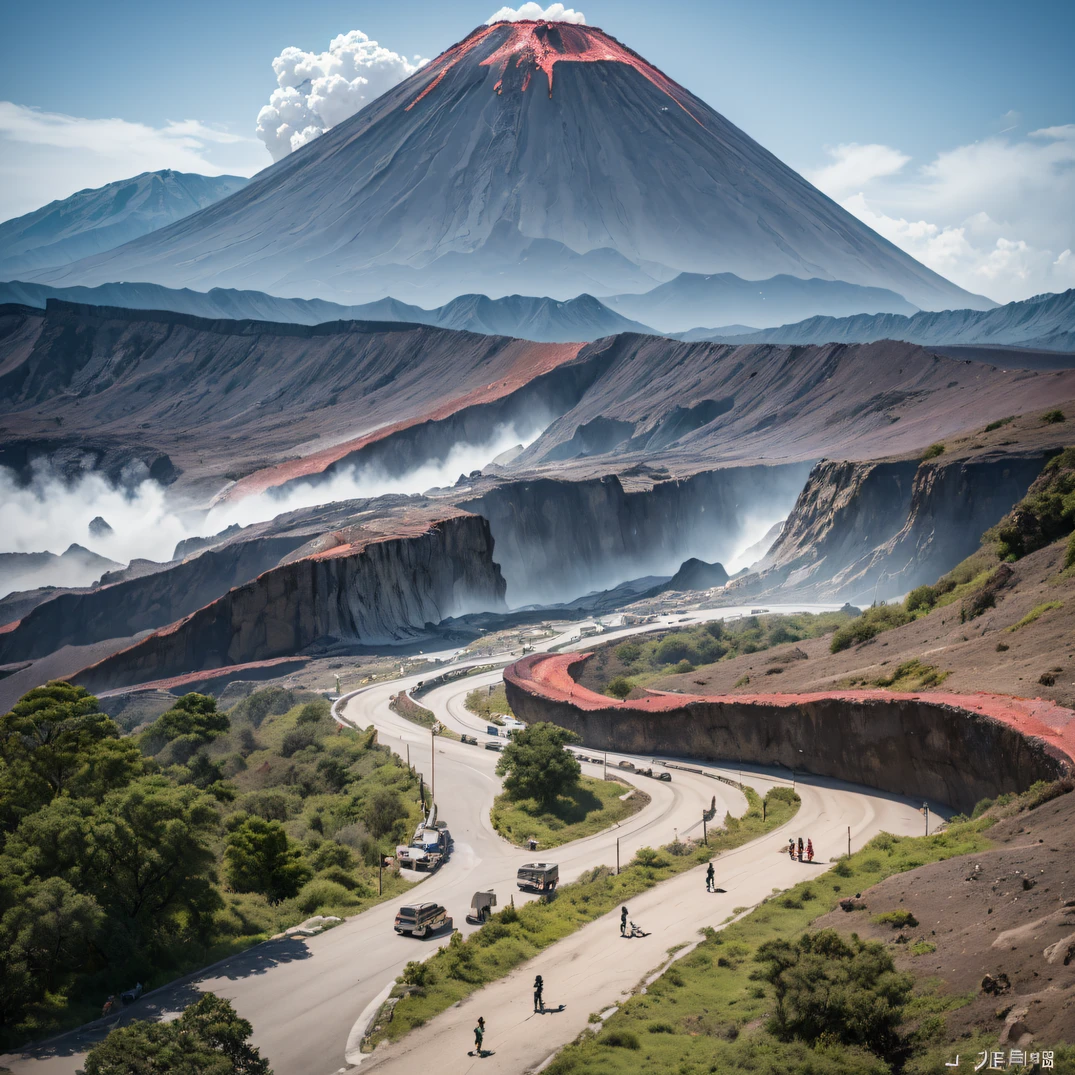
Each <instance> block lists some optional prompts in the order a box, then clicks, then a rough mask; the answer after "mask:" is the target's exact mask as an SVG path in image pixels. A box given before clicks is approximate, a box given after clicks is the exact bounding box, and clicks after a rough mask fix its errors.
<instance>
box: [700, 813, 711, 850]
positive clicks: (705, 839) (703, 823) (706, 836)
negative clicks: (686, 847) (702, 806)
mask: <svg viewBox="0 0 1075 1075" xmlns="http://www.w3.org/2000/svg"><path fill="white" fill-rule="evenodd" d="M702 843H704V844H705V846H706V847H708V846H709V836H708V834H707V833H706V829H705V811H704V810H703V811H702Z"/></svg>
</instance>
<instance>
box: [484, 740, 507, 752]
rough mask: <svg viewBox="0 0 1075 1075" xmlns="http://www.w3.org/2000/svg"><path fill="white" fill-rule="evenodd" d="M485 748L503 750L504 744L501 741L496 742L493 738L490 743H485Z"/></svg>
mask: <svg viewBox="0 0 1075 1075" xmlns="http://www.w3.org/2000/svg"><path fill="white" fill-rule="evenodd" d="M485 749H486V750H503V749H504V744H503V743H498V742H496V741H495V740H494V741H493V742H491V743H486V744H485Z"/></svg>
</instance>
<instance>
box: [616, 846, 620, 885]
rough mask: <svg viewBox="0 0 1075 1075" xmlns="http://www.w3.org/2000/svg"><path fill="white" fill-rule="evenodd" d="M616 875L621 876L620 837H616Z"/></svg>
mask: <svg viewBox="0 0 1075 1075" xmlns="http://www.w3.org/2000/svg"><path fill="white" fill-rule="evenodd" d="M616 876H617V877H619V876H620V838H619V837H618V836H617V837H616Z"/></svg>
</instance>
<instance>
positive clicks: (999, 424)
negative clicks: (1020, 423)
mask: <svg viewBox="0 0 1075 1075" xmlns="http://www.w3.org/2000/svg"><path fill="white" fill-rule="evenodd" d="M1014 421H1015V415H1014V414H1013V415H1010V416H1009V417H1007V418H998V419H997V420H996V421H995V422H990V423H989V425H987V426H986V427H985V431H986V432H987V433H992V432H993V430H994V429H1003V428H1004V427H1005V426H1008V425H1011V424H1012V422H1014Z"/></svg>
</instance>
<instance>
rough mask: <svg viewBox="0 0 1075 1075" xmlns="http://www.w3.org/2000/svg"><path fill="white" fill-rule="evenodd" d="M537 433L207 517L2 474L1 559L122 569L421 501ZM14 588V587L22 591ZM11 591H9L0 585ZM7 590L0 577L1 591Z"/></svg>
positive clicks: (230, 505) (124, 492) (145, 487)
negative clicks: (282, 527) (184, 543)
mask: <svg viewBox="0 0 1075 1075" xmlns="http://www.w3.org/2000/svg"><path fill="white" fill-rule="evenodd" d="M543 428H544V425H543V424H541V425H537V426H536V427H534V428H533V429H526V430H523V431H522V433H520V432H519V431H517V430H516V428H515V427H514V426H513V425H501V426H498V427H496V428H495V429H494V430H493V432H492V433H491V435H490V437H489V439H488V440H486V441H484V442H483V443H480V444H469V443H466V442H459V443H457V444H455V445H454V446H453V447H452V448H451V449H450V450H449V451H448V453H447V454H446V455H445V456H444V457H442V458H437V459H430V460H427V461H426V462H425V463H423V464H421V465H420V466H418V467H415V468H414V469H413V470H411V471H409V472H407V473H406V474H402V475H399V476H397V477H390V476H388V475H387V474H386V473H385V471H384V470H383V469H381V468H380V467H375V466H366V467H360V466H351V467H346V468H342V469H341V470H340V471H339V472H338V473H336V474H333V475H332V476H331V477H330V478H328V479H327V480H325V481H323V482H320V483H317V482H299V483H295V484H291V485H288V486H287V487H286V488H284V489H281V490H278V491H275V492H274V491H272V490H270V491H267V492H265V493H261V494H259V495H257V496H251V497H246V498H244V499H242V500H237V501H234V502H231V501H225V502H223V503H221V504H219V505H217V506H216V507H214V508H212V509H210V511H209V512H208V514H206V513H205V512H203V511H193V510H190V509H189V508H188V507H187V506H185V505H183V506H181V505H178V504H176V503H174V502H170V500H169V497H168V493H167V490H166V489H165V487H164V486H162V485H159V484H158V483H157V482H155V481H152V480H149V479H147V480H146V481H143V482H141V483H139V484H137V485H135V486H133V487H130V488H124V487H122V486H120V487H117V486H113V485H112V484H111V483H110V482H109V481H108V480H107V479H106V478H104V477H103V476H102V475H100V474H96V473H90V474H85V475H83V476H82V477H81V478H79V479H78V480H77V481H75V482H73V483H72V482H67V481H65V480H64V479H63V478H62V477H61V476H60V475H58V474H56V473H55V472H53V471H51V470H48V469H46V468H38V469H37V470H35V472H34V474H33V477H32V480H31V482H30V484H29V485H27V486H24V487H22V486H20V485H19V483H18V481H17V477H16V474H15V472H14V471H13V470H10V469H8V468H7V467H0V502H2V503H3V504H4V526H3V527H2V528H0V553H4V552H45V551H48V552H53V553H56V554H60V553H62V552H64V550H66V549H67V548H68V547H69V546H70V545H72V544H78V545H82V546H84V547H85V548H87V549H89V550H91V551H92V552H95V553H98V554H99V555H101V556H105V557H107V558H108V559H110V560H115V561H117V562H118V563H121V564H126V563H128V562H129V561H130V560H132V559H135V558H141V559H146V560H155V561H157V562H165V561H167V560H170V559H171V556H172V553H173V551H174V549H175V547H176V544H177V543H178V542H179V541H181V540H182V539H183V538H187V537H202V536H211V535H213V534H218V533H219V532H220V531H221V530H223V529H225V528H226V527H228V526H230V525H231V524H232V523H239V524H240V525H241V526H246V525H247V524H249V523H256V522H263V521H264V520H267V519H272V518H274V517H275V516H277V515H280V514H282V513H283V512H287V511H295V510H297V509H299V508H308V507H313V506H315V505H319V504H331V503H333V502H335V501H339V500H354V499H361V498H363V497H375V496H381V495H382V494H385V493H421V492H424V491H425V490H427V489H431V488H434V487H439V486H446V485H452V484H453V483H454V482H455V481H456V480H457V479H458V478H459V475H460V474H461V473H463V474H469V473H470V472H471V471H472V470H480V469H481V468H482V467H484V466H486V465H487V464H488V463H490V462H491V461H492V460H493V459H496V458H497V456H499V455H501V454H503V453H504V452H506V451H507V450H508V449H510V448H513V447H515V446H516V445H518V444H520V443H521V444H524V445H525V444H529V443H531V442H532V441H533V440H535V439H536V438H537V437H538V435H539V434H540V433H541V430H542V429H543ZM97 516H101V517H102V518H104V519H105V521H106V522H108V524H109V525H110V526H111V527H112V532H111V533H106V534H100V535H94V534H91V533H90V530H89V524H90V522H91V521H92V520H93V519H94V518H96V517H97ZM78 566H79V565H78V564H76V563H74V561H73V560H68V561H67V562H66V563H54V564H48V565H43V566H41V567H40V568H35V574H34V578H33V581H32V583H29V584H32V585H34V586H44V585H53V586H59V585H62V586H70V585H83V586H84V585H89V584H90V583H91V582H93V581H94V580H95V578H96V577H97V576H98V575H100V571H96V572H93V571H91V570H90V569H88V568H81V569H80V571H79V573H78V577H77V578H76V577H74V575H73V574H72V572H73V571H74V570H75V568H76V567H78ZM8 574H10V572H9V573H8ZM15 585H16V586H18V587H20V588H21V587H22V586H23V585H24V584H23V583H17V584H15ZM11 588H12V584H8V585H7V586H6V589H8V590H10V589H11ZM4 590H5V585H4V580H3V579H2V578H0V591H4ZM0 596H3V593H2V592H0Z"/></svg>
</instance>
